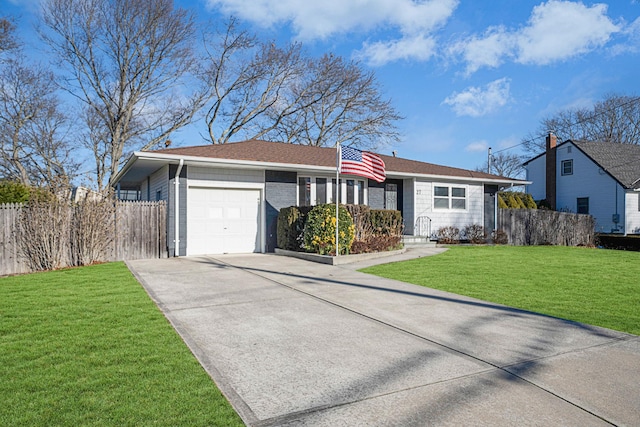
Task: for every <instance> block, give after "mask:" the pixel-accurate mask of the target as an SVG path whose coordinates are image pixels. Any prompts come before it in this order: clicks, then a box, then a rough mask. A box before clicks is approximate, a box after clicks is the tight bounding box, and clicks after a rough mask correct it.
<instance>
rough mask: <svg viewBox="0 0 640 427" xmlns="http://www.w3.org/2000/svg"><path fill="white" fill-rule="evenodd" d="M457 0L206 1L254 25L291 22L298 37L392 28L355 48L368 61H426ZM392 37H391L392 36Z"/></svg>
mask: <svg viewBox="0 0 640 427" xmlns="http://www.w3.org/2000/svg"><path fill="white" fill-rule="evenodd" d="M458 3H459V0H359V1H345V0H322V1H300V0H253V1H252V2H251V5H250V6H247V1H246V0H208V1H207V4H208V6H209V7H211V8H219V9H221V10H222V11H223V12H224V13H227V14H232V15H235V16H237V17H239V18H242V19H245V20H247V21H250V22H252V23H254V24H257V25H260V26H263V27H271V26H274V25H287V24H290V25H291V26H292V28H293V30H294V32H295V33H296V35H297V37H298V38H299V39H301V40H315V39H326V38H328V37H331V36H333V35H336V34H344V33H349V32H367V31H371V30H377V29H385V30H391V31H393V32H394V33H395V34H396V36H390V37H389V38H387V39H384V40H376V41H373V42H370V43H365V44H364V45H363V47H362V49H361V50H360V51H359V52H357V53H356V56H357V57H359V58H360V59H362V60H364V61H366V62H368V63H369V64H371V65H378V66H379V65H384V64H386V63H388V62H391V61H397V60H401V59H412V60H418V61H426V60H428V59H429V58H431V57H432V56H433V54H434V52H435V47H436V42H435V40H434V38H433V37H432V35H431V34H432V33H433V32H434V31H436V30H437V29H439V28H440V27H441V26H443V25H444V24H445V23H446V21H447V20H448V19H449V17H451V15H452V14H453V11H454V10H455V9H456V7H457V6H458ZM394 37H395V38H394Z"/></svg>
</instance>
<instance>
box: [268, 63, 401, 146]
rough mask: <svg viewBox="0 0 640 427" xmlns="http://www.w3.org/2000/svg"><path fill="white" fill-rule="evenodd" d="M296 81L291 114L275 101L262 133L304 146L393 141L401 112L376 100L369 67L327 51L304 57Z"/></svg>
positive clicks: (377, 96)
mask: <svg viewBox="0 0 640 427" xmlns="http://www.w3.org/2000/svg"><path fill="white" fill-rule="evenodd" d="M305 69H306V75H305V76H304V77H305V79H304V81H303V82H302V83H301V84H296V85H295V86H294V87H292V88H291V89H292V90H291V93H292V94H293V95H294V96H293V97H292V98H291V99H290V102H291V103H292V104H293V105H295V106H297V109H296V110H295V111H296V113H295V114H287V115H282V114H281V111H280V109H279V104H275V105H274V106H273V107H272V108H271V109H270V113H271V114H273V113H276V116H277V117H281V116H282V118H281V120H280V123H281V124H280V125H279V126H275V127H274V128H273V129H271V130H270V131H269V133H268V135H269V136H270V137H271V138H272V139H274V138H275V139H280V140H285V141H288V142H295V143H300V144H306V145H315V146H326V145H335V144H343V145H352V146H356V147H360V148H376V147H378V146H380V145H383V144H386V143H391V142H395V141H398V140H399V133H398V130H397V128H396V127H395V122H396V121H398V120H400V119H401V118H402V117H401V116H400V115H399V114H398V112H397V111H396V110H395V108H394V107H393V106H392V104H391V101H389V100H385V99H382V96H381V95H380V92H379V84H378V82H377V80H376V78H375V75H374V73H373V72H371V71H364V70H363V68H362V67H361V66H360V64H358V63H356V62H351V61H346V60H345V59H344V58H342V57H340V56H335V55H332V54H327V55H324V56H322V57H321V58H318V59H312V60H309V61H308V65H307V66H306V67H305Z"/></svg>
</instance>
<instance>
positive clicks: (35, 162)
mask: <svg viewBox="0 0 640 427" xmlns="http://www.w3.org/2000/svg"><path fill="white" fill-rule="evenodd" d="M55 88H56V87H55V84H54V77H53V74H51V73H50V72H49V71H47V70H45V69H43V68H42V67H40V66H38V65H33V64H29V63H27V62H26V61H25V60H24V58H23V57H22V55H21V53H20V52H18V53H16V54H15V55H11V57H10V58H8V59H7V60H6V61H4V62H3V63H2V64H1V65H0V176H4V177H5V178H10V179H15V180H17V181H20V182H21V183H23V184H25V185H34V186H51V185H54V184H55V185H61V184H62V183H63V182H66V183H69V182H70V181H71V179H72V178H73V177H74V174H75V172H76V171H77V168H78V163H77V161H76V159H75V158H74V156H73V153H72V147H70V145H69V144H68V143H67V142H66V141H65V136H66V135H65V133H66V131H67V130H68V120H67V118H66V117H65V115H64V114H63V113H62V112H61V104H60V101H59V99H58V97H57V96H56V94H55Z"/></svg>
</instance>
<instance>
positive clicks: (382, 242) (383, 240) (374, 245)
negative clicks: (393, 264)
mask: <svg viewBox="0 0 640 427" xmlns="http://www.w3.org/2000/svg"><path fill="white" fill-rule="evenodd" d="M396 249H402V237H401V236H385V235H378V236H370V237H369V238H368V239H367V240H354V241H353V244H352V245H351V253H352V254H366V253H371V252H385V251H393V250H396Z"/></svg>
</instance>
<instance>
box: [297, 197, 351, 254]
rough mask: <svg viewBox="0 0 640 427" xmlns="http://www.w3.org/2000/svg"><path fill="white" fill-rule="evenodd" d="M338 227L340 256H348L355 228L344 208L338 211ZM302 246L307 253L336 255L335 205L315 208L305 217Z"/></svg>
mask: <svg viewBox="0 0 640 427" xmlns="http://www.w3.org/2000/svg"><path fill="white" fill-rule="evenodd" d="M338 217H339V219H340V227H339V229H338V240H339V248H340V253H341V254H348V253H349V251H350V250H351V244H352V243H353V236H354V233H355V227H354V225H353V220H352V218H351V215H350V214H349V212H347V210H346V209H345V208H344V206H340V208H339V209H338ZM304 245H305V249H306V250H307V251H308V252H315V253H318V254H320V255H335V253H336V205H333V204H325V205H318V206H315V207H314V208H313V209H312V210H311V212H309V215H308V216H307V222H306V225H305V228H304Z"/></svg>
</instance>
